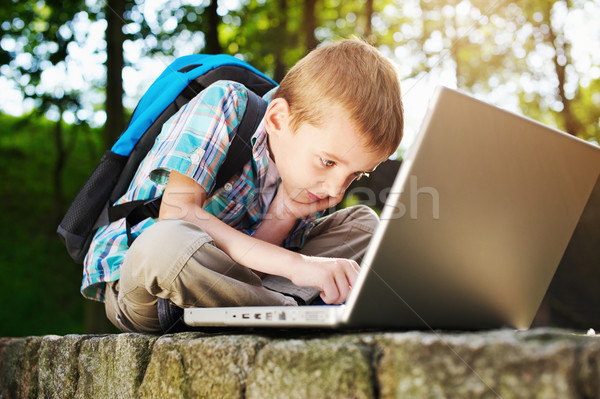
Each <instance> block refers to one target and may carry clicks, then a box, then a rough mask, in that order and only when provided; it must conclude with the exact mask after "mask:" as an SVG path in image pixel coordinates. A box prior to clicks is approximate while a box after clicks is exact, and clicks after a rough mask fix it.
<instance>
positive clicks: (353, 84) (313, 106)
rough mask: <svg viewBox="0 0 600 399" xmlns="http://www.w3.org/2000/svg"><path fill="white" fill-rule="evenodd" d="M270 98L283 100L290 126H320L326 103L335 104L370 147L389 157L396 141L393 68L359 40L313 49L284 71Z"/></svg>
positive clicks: (398, 121) (399, 114)
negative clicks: (339, 106)
mask: <svg viewBox="0 0 600 399" xmlns="http://www.w3.org/2000/svg"><path fill="white" fill-rule="evenodd" d="M273 97H274V98H278V97H281V98H283V99H285V100H286V101H287V102H288V104H289V106H290V110H291V115H292V120H291V125H292V129H293V130H294V131H295V130H296V129H297V128H298V126H299V125H300V124H301V123H305V122H308V123H310V124H311V125H313V126H320V123H319V122H320V121H321V120H322V118H325V117H327V114H326V112H327V110H328V109H330V108H328V107H330V106H331V105H337V104H339V105H341V106H342V107H343V108H344V110H345V111H346V112H348V113H350V115H351V118H352V123H353V124H354V125H355V127H356V128H357V129H358V130H359V131H360V132H361V133H362V134H363V136H364V138H365V143H366V145H367V146H368V147H369V148H370V149H371V150H372V151H375V152H377V153H381V154H386V155H388V156H389V155H391V154H393V153H394V151H396V149H397V148H398V145H399V144H400V140H401V138H402V130H403V126H404V117H403V109H402V99H401V93H400V82H399V80H398V76H397V74H396V70H395V69H394V66H393V65H392V63H391V62H390V61H389V60H388V59H387V58H385V57H384V56H383V55H382V54H381V53H380V52H379V51H378V50H377V49H375V48H374V47H373V46H371V45H369V44H367V43H365V42H363V41H361V40H358V39H348V40H342V41H339V42H335V43H331V44H327V45H323V46H321V47H318V48H317V49H315V50H313V51H312V52H310V53H309V54H308V55H307V56H306V57H304V58H303V59H301V60H300V61H299V62H298V63H297V64H296V65H294V67H293V68H292V69H291V70H290V71H289V72H288V73H287V74H286V76H285V77H284V79H283V80H282V82H281V85H280V86H279V88H278V89H277V91H276V92H275V94H274V96H273Z"/></svg>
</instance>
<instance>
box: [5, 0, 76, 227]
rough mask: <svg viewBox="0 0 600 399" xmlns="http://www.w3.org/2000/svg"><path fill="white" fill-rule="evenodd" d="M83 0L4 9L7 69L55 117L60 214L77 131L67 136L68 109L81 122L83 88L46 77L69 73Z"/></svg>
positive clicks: (42, 111) (37, 110) (41, 111)
mask: <svg viewBox="0 0 600 399" xmlns="http://www.w3.org/2000/svg"><path fill="white" fill-rule="evenodd" d="M83 3H84V2H83V1H73V2H68V3H66V4H65V3H63V2H60V1H58V0H45V1H32V0H29V1H13V2H12V4H11V7H7V8H3V9H2V10H0V20H2V21H3V22H2V25H1V27H2V38H3V46H2V48H1V49H0V60H1V61H2V64H3V65H7V66H8V67H9V68H2V69H1V71H2V75H3V76H4V77H7V78H9V79H11V80H12V81H13V82H14V83H15V85H16V86H17V87H18V88H20V89H21V92H22V94H23V97H24V98H25V99H29V100H31V101H33V104H34V107H33V110H34V111H33V112H34V114H35V115H36V116H38V117H42V116H44V115H46V116H50V117H51V118H52V119H54V120H55V123H56V125H55V129H54V137H53V142H54V144H55V150H56V156H55V162H54V169H53V172H52V177H53V181H54V184H53V187H54V202H55V210H56V214H57V216H58V215H61V214H62V213H63V211H64V209H65V207H66V200H65V198H64V193H63V183H62V174H63V173H62V171H63V169H64V166H65V163H66V160H67V157H68V155H69V153H70V151H71V149H72V148H73V146H74V144H75V143H74V140H75V139H76V136H71V137H70V140H67V139H66V137H65V130H64V128H63V123H64V122H63V115H64V114H65V113H66V112H68V113H69V115H71V116H72V120H73V122H75V123H80V122H81V120H80V119H79V117H78V116H77V115H78V112H77V111H78V109H79V108H80V94H81V89H78V88H75V87H73V86H70V85H69V84H68V83H65V82H53V83H54V84H51V85H49V84H48V82H42V77H43V76H44V73H48V71H49V70H51V69H52V68H54V69H55V70H57V71H59V73H61V72H62V73H63V74H67V73H68V66H67V64H66V62H65V60H66V59H67V57H68V47H69V45H70V44H71V43H73V42H75V41H76V39H75V32H74V28H73V18H74V16H75V15H76V14H77V13H78V12H79V10H80V8H81V7H83Z"/></svg>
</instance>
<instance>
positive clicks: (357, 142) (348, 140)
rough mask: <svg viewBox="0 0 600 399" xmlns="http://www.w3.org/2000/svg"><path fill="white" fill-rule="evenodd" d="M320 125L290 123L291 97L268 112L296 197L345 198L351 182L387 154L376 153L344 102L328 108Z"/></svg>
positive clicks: (287, 184) (282, 168)
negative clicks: (293, 128) (344, 107)
mask: <svg viewBox="0 0 600 399" xmlns="http://www.w3.org/2000/svg"><path fill="white" fill-rule="evenodd" d="M323 114H324V115H327V116H326V117H325V120H323V121H322V122H321V125H320V126H318V127H317V126H313V125H311V124H309V123H302V124H300V125H299V126H298V129H297V130H296V132H293V131H292V128H291V125H290V113H289V107H288V105H287V102H286V101H285V100H283V99H281V98H277V99H274V100H273V101H272V102H271V104H270V105H269V109H268V110H267V114H266V117H265V123H266V128H267V132H268V134H269V146H270V149H271V154H272V156H273V159H274V160H275V163H276V164H277V169H278V170H279V174H280V176H281V181H282V185H283V187H284V188H285V190H286V192H287V193H288V194H289V196H290V197H291V198H292V199H294V200H295V201H298V202H302V203H310V202H315V201H318V200H319V199H323V198H326V197H336V198H338V199H339V200H341V197H342V196H343V194H344V191H345V190H346V188H347V187H348V186H349V185H350V183H351V182H352V181H353V180H354V179H355V178H357V177H359V176H360V175H361V174H362V173H364V172H371V171H373V170H374V169H375V168H376V167H377V165H378V164H379V163H381V162H383V161H385V159H386V156H382V155H381V154H377V153H374V152H371V151H370V149H369V148H368V147H367V146H366V145H365V143H364V139H362V138H361V136H360V133H359V131H358V130H357V129H356V128H355V127H354V126H353V124H352V123H351V122H350V117H349V114H348V113H347V112H346V111H345V110H344V109H343V108H342V107H341V106H334V105H332V106H330V107H328V109H327V110H325V111H324V112H323Z"/></svg>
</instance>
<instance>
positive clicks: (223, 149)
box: [81, 81, 320, 301]
mask: <svg viewBox="0 0 600 399" xmlns="http://www.w3.org/2000/svg"><path fill="white" fill-rule="evenodd" d="M246 90H247V89H246V88H245V87H244V86H243V85H241V84H239V83H236V82H231V81H220V82H216V83H214V84H213V85H211V86H209V87H208V88H206V89H205V90H203V91H202V92H201V93H200V94H198V95H197V96H196V97H194V98H193V99H192V100H191V101H190V102H189V103H187V104H186V105H184V106H183V107H182V108H181V109H180V110H179V111H178V112H177V113H176V114H175V115H173V116H172V117H171V118H170V119H169V120H168V121H167V122H166V123H165V124H164V125H163V128H162V131H161V133H160V134H159V135H158V137H157V138H156V141H155V143H154V146H153V147H152V149H151V150H150V151H149V153H148V154H147V155H146V157H145V158H144V160H143V161H142V163H141V164H140V166H139V168H138V170H137V172H136V174H135V176H134V178H133V180H132V182H131V184H130V186H129V188H128V190H127V192H126V193H125V194H124V195H123V197H121V198H120V199H119V200H118V201H116V204H120V203H124V202H129V201H134V200H138V199H151V198H156V197H158V196H161V195H162V194H163V192H164V190H165V186H166V183H167V180H168V177H169V172H170V171H177V172H179V173H181V174H183V175H185V176H188V177H191V178H193V179H194V180H195V181H197V182H198V183H199V184H200V185H201V186H202V187H203V189H204V190H205V191H206V192H207V193H210V194H209V195H210V196H209V198H208V199H207V201H206V202H205V204H204V209H205V210H206V211H208V212H209V213H211V214H212V215H214V216H216V217H218V218H219V219H220V220H221V221H223V222H225V223H227V224H228V225H230V226H232V227H233V228H235V229H236V230H239V231H242V232H244V233H246V234H248V235H252V234H254V233H255V232H256V229H257V228H258V226H259V225H260V223H261V221H262V219H263V218H264V215H265V214H266V212H267V210H268V207H269V205H270V204H265V203H263V196H262V195H261V190H262V189H263V187H264V184H265V180H266V179H265V178H266V173H267V169H268V165H269V157H268V150H267V148H268V141H267V133H266V130H265V127H264V122H261V124H260V125H259V127H258V129H257V130H256V132H255V133H254V135H253V136H252V139H251V143H252V159H251V160H250V162H248V163H247V164H246V165H245V166H244V168H243V170H242V171H241V172H240V173H238V174H237V175H235V176H234V177H232V178H231V180H230V181H229V182H228V183H227V184H225V186H224V187H220V188H217V190H216V191H215V192H214V193H212V190H213V189H214V188H215V187H214V186H215V178H216V172H217V171H218V170H219V168H220V166H221V165H222V163H223V161H224V160H225V155H226V154H227V151H228V149H229V144H230V142H231V139H232V138H233V137H234V136H235V134H236V129H237V127H238V125H239V123H240V118H241V117H242V115H243V114H244V111H245V109H246V103H247V98H248V96H247V91H246ZM271 94H272V92H269V93H267V94H266V95H265V99H266V100H267V101H269V100H270V96H271ZM319 215H320V213H317V214H313V215H310V216H308V217H306V218H304V219H299V220H298V221H297V223H296V225H295V227H294V229H293V230H292V232H291V234H290V235H289V237H288V238H287V239H286V240H285V241H284V243H283V246H284V247H286V248H288V249H299V248H301V247H302V245H303V244H304V241H305V239H306V236H307V235H308V233H309V232H310V230H311V229H312V227H313V226H314V223H313V222H314V221H315V220H316V218H317V217H318V216H319ZM156 221H157V220H156V219H152V218H150V219H146V220H145V221H142V222H140V223H139V224H137V225H136V226H133V227H132V230H131V231H132V235H133V237H134V238H135V237H137V236H138V235H139V234H140V233H141V232H142V231H144V230H145V229H146V228H148V227H149V226H150V225H152V224H153V223H156ZM127 249H128V246H127V234H126V229H125V220H124V219H121V220H118V221H116V222H113V223H111V224H109V225H107V226H104V227H102V228H100V229H99V230H98V231H97V232H96V235H95V236H94V239H93V241H92V243H91V246H90V249H89V251H88V253H87V256H86V259H85V261H84V270H83V282H82V285H81V292H82V294H83V295H84V296H85V297H87V298H90V299H95V300H98V301H103V300H104V293H105V283H106V282H109V281H115V280H118V279H119V277H120V267H121V264H122V263H123V259H124V257H125V254H126V252H127Z"/></svg>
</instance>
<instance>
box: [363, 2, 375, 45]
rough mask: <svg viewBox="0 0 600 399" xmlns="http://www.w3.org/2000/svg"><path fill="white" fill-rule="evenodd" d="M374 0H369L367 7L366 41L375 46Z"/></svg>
mask: <svg viewBox="0 0 600 399" xmlns="http://www.w3.org/2000/svg"><path fill="white" fill-rule="evenodd" d="M372 19H373V0H367V4H366V6H365V39H367V41H368V42H369V43H371V44H372V45H375V35H374V34H373V23H372V22H371V20H372Z"/></svg>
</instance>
